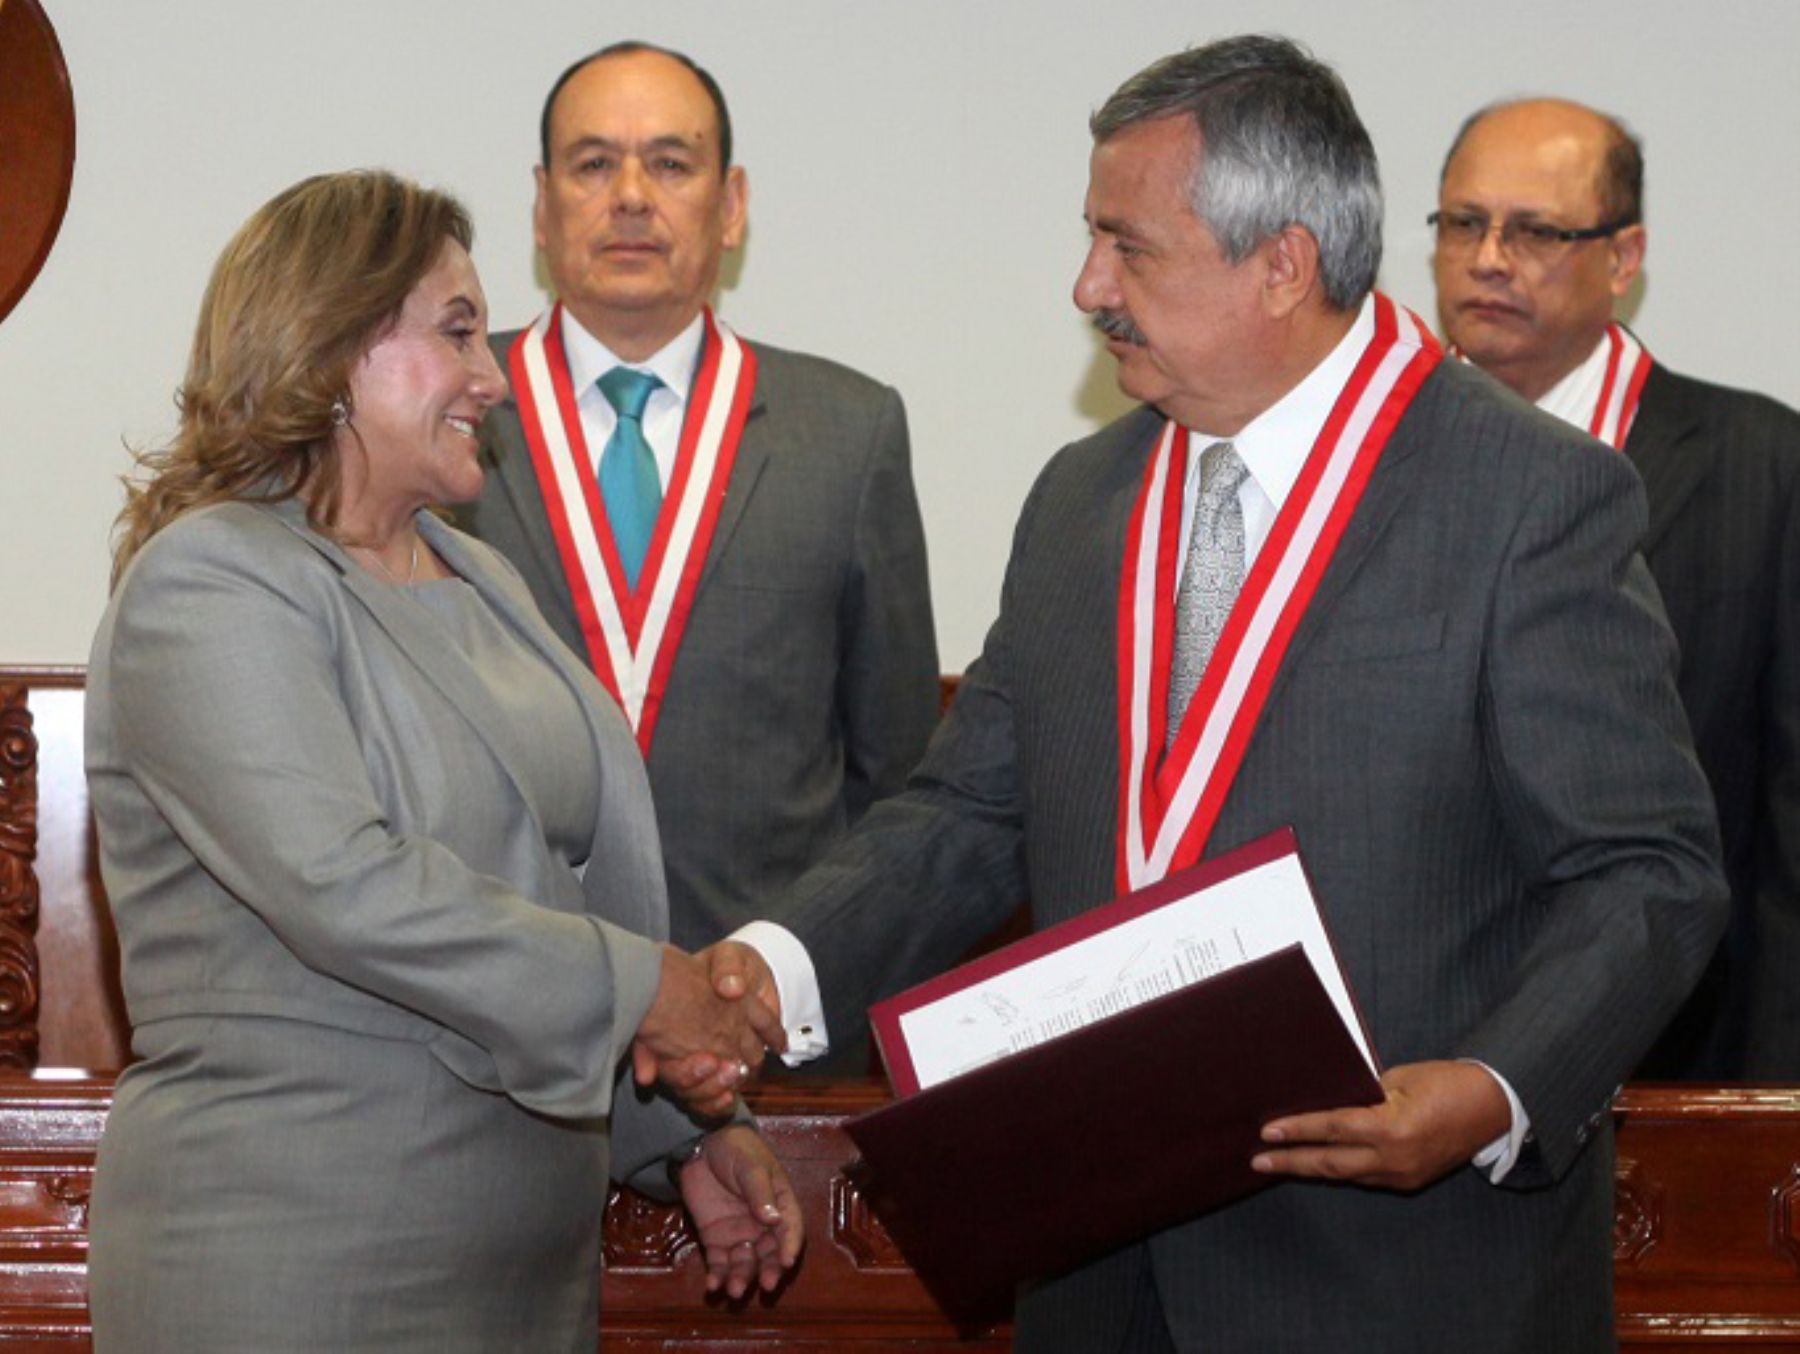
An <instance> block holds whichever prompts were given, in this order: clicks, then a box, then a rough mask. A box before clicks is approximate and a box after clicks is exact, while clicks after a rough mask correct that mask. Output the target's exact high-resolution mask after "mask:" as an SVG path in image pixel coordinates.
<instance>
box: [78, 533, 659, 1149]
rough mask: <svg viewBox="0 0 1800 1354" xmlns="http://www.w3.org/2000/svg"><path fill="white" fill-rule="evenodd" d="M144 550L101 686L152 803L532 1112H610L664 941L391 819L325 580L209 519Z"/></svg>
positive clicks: (183, 837) (263, 899)
mask: <svg viewBox="0 0 1800 1354" xmlns="http://www.w3.org/2000/svg"><path fill="white" fill-rule="evenodd" d="M157 546H158V548H157V549H155V550H154V551H153V552H152V553H149V554H147V555H146V556H145V557H143V558H142V559H140V560H139V561H138V564H137V566H136V567H135V568H134V569H133V570H132V572H131V574H130V576H129V577H128V578H127V580H126V582H125V584H124V589H125V590H124V592H123V594H122V595H121V597H120V599H119V603H118V611H117V615H116V619H115V628H114V633H113V638H112V644H111V648H110V653H109V687H108V690H107V699H108V701H109V712H110V720H111V725H112V729H113V732H114V737H115V739H116V742H117V748H118V755H119V757H120V759H121V760H122V762H123V764H124V766H125V767H126V768H127V770H128V773H129V774H130V776H131V777H132V779H133V780H134V782H135V783H136V784H137V786H138V787H139V788H140V790H141V791H142V793H143V795H144V796H145V797H146V798H147V799H148V800H149V802H150V804H151V805H152V806H153V807H154V809H155V811H156V813H157V814H158V815H160V817H161V818H162V820H163V821H165V822H166V823H167V825H168V827H169V829H170V830H171V831H173V833H174V834H175V835H176V836H177V837H178V838H179V839H180V841H181V842H182V843H183V845H184V846H185V847H186V849H187V850H188V851H189V852H191V854H192V856H193V857H194V859H195V860H196V861H197V862H198V864H199V866H200V867H201V868H202V869H204V870H205V871H206V872H207V874H209V875H210V876H211V877H212V878H213V879H214V880H216V881H217V883H218V884H219V885H220V886H222V887H223V888H224V889H225V890H227V891H228V892H229V893H230V894H231V895H232V896H233V897H234V898H235V899H237V900H238V901H240V902H241V903H242V904H243V905H244V906H246V907H248V908H249V909H251V910H252V911H253V912H255V913H256V915H257V916H258V917H259V918H260V919H261V920H262V922H263V923H264V924H266V925H267V927H268V928H269V930H270V932H271V933H272V935H273V937H274V939H275V940H276V941H277V942H279V943H280V944H281V945H282V946H285V947H286V948H287V949H288V950H289V951H290V952H291V953H292V954H293V955H294V956H295V957H296V958H297V959H298V960H299V961H300V962H301V963H303V964H305V965H306V966H307V967H308V968H311V969H313V970H314V971H316V972H319V973H322V974H326V975H329V976H331V977H333V978H335V979H337V980H338V981H340V982H342V983H344V984H347V985H348V986H350V987H353V988H356V989H359V990H361V991H363V992H366V993H371V994H373V995H375V996H378V997H380V998H383V999H384V1000H386V1001H388V1002H391V1003H394V1004H395V1005H398V1006H400V1007H404V1008H406V1009H408V1010H410V1011H413V1012H416V1013H418V1014H419V1015H422V1016H424V1017H426V1018H428V1019H429V1020H431V1021H435V1022H437V1023H438V1024H440V1025H442V1026H444V1027H446V1028H448V1029H449V1030H452V1031H454V1032H456V1033H457V1034H460V1035H462V1036H463V1037H465V1038H466V1039H468V1040H470V1041H471V1042H473V1043H474V1044H476V1045H478V1046H479V1047H480V1048H481V1049H483V1050H485V1051H486V1052H487V1054H488V1055H489V1056H490V1057H491V1058H492V1060H493V1063H494V1065H495V1067H496V1069H497V1071H498V1075H499V1080H500V1083H501V1088H502V1089H504V1091H505V1092H506V1093H507V1094H508V1095H510V1096H512V1097H513V1098H514V1099H515V1100H517V1101H519V1102H520V1103H521V1104H523V1105H526V1106H528V1107H529V1108H532V1109H534V1110H538V1111H541V1112H543V1113H546V1114H551V1115H558V1116H572V1117H573V1116H579V1117H595V1116H602V1115H606V1114H608V1113H609V1112H610V1110H611V1108H612V1099H613V1088H614V1083H615V1077H616V1073H617V1069H618V1066H619V1062H620V1059H621V1057H622V1055H623V1053H624V1051H625V1049H626V1046H627V1044H628V1041H629V1040H630V1038H631V1035H632V1033H633V1031H635V1029H636V1028H637V1025H638V1023H639V1022H640V1020H641V1019H642V1017H643V1014H644V1012H645V1011H646V1010H647V1009H648V1008H649V1005H650V1002H651V1000H652V999H653V997H654V995H655V989H656V983H657V977H658V974H659V960H658V952H657V947H656V946H655V944H654V943H653V942H651V941H649V940H647V939H645V938H644V937H642V936H638V935H635V934H633V933H631V932H628V931H625V930H623V929H621V928H618V927H615V926H612V925H610V924H608V923H607V922H604V921H602V920H600V919H598V918H595V917H591V916H586V915H580V914H576V913H570V912H563V911H559V910H557V909H555V908H551V907H547V906H543V905H540V904H539V903H537V902H534V901H533V900H532V899H530V898H528V897H525V896H523V895H521V894H520V893H519V892H518V891H517V890H516V889H515V888H514V887H513V886H512V885H510V884H509V883H507V882H506V881H504V880H502V879H498V878H494V877H490V876H486V875H482V874H479V873H476V872H475V871H473V870H471V869H469V868H468V867H467V866H465V865H464V864H463V863H462V861H461V860H460V859H459V858H458V857H457V856H455V855H454V854H453V853H452V852H450V851H449V850H448V849H446V848H445V847H443V846H442V845H440V844H438V843H437V842H435V841H433V840H432V839H430V838H428V837H422V836H407V835H402V834H400V833H399V832H397V831H396V830H395V829H394V827H393V826H392V825H391V823H390V819H389V815H388V814H387V813H386V812H385V810H384V809H383V806H382V804H381V803H380V802H379V801H378V800H377V797H376V794H375V791H374V788H373V786H372V784H371V782H370V779H369V775H368V772H367V770H366V768H365V763H364V760H363V754H362V751H361V749H360V747H359V745H358V739H357V734H356V730H355V728H354V726H353V724H352V721H351V718H350V715H349V712H348V709H347V707H346V704H345V699H346V698H345V694H344V692H343V690H342V689H341V687H340V682H339V678H338V675H337V673H336V670H335V668H334V665H333V658H332V654H333V645H334V636H333V634H332V626H333V620H332V618H331V614H330V611H329V608H327V607H325V606H324V605H322V604H321V605H319V606H309V605H308V604H307V601H306V597H305V595H306V592H307V590H308V589H309V588H312V587H320V586H323V585H324V583H323V581H322V580H319V581H313V580H311V579H310V574H309V575H308V577H306V578H297V579H295V580H291V581H292V582H293V586H292V587H291V588H285V589H284V586H283V582H284V581H283V580H272V579H271V576H270V575H271V571H272V570H273V569H275V568H277V567H278V566H277V565H275V564H274V563H273V562H271V561H268V560H260V559H259V560H256V562H255V563H252V562H250V561H251V559H252V557H253V556H254V554H255V551H254V550H253V549H252V548H251V547H247V546H246V545H245V543H244V542H243V541H242V540H241V539H239V538H236V537H234V536H233V535H232V534H231V533H229V532H225V531H220V530H215V529H212V528H211V526H210V525H208V524H200V525H199V528H198V529H196V530H190V531H186V532H184V533H183V535H182V538H181V540H179V541H177V540H174V539H170V540H166V541H162V542H158V543H157ZM265 553H266V552H265ZM290 572H292V573H294V574H296V575H298V574H301V573H302V572H304V571H300V570H290ZM153 901H154V900H153Z"/></svg>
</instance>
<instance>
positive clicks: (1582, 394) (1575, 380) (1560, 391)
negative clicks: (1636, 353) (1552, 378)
mask: <svg viewBox="0 0 1800 1354" xmlns="http://www.w3.org/2000/svg"><path fill="white" fill-rule="evenodd" d="M1611 348H1612V345H1611V344H1610V343H1608V342H1607V337H1606V334H1605V333H1604V332H1602V333H1601V335H1600V341H1599V342H1598V343H1596V344H1595V345H1594V351H1593V352H1591V353H1589V354H1588V355H1587V357H1585V358H1584V359H1583V360H1582V361H1581V363H1580V364H1579V365H1578V366H1576V368H1575V369H1574V370H1573V371H1571V372H1569V373H1568V374H1566V375H1565V376H1564V377H1563V378H1562V380H1560V381H1558V382H1557V383H1556V384H1555V385H1553V386H1551V387H1550V389H1548V390H1546V391H1545V392H1544V394H1543V397H1542V398H1541V399H1539V400H1538V402H1537V407H1538V408H1539V409H1542V410H1543V411H1544V412H1545V413H1546V414H1554V415H1556V417H1558V418H1560V419H1561V420H1562V421H1563V422H1564V423H1572V424H1574V425H1575V426H1576V427H1577V428H1580V429H1581V431H1582V432H1586V431H1587V430H1588V429H1589V428H1590V427H1592V426H1593V423H1594V410H1595V409H1597V408H1598V407H1599V405H1600V391H1601V390H1602V389H1603V388H1604V387H1605V385H1606V366H1607V360H1608V358H1610V357H1611V355H1612V354H1611V351H1610V350H1611Z"/></svg>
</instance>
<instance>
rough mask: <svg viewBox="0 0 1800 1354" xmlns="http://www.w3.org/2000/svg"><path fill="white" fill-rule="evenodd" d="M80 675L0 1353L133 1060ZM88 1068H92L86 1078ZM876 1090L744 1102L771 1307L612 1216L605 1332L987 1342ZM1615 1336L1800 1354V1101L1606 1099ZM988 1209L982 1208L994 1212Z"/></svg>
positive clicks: (5, 781)
mask: <svg viewBox="0 0 1800 1354" xmlns="http://www.w3.org/2000/svg"><path fill="white" fill-rule="evenodd" d="M81 696H82V674H81V672H80V670H79V669H68V668H59V669H41V668H40V669H18V668H15V669H0V1069H3V1070H0V1350H7V1351H11V1350H44V1351H73V1350H85V1349H87V1348H89V1336H88V1321H87V1305H86V1291H87V1290H86V1256H87V1226H86V1224H87V1200H88V1196H89V1190H90V1186H91V1183H92V1178H93V1162H94V1147H95V1144H96V1142H97V1141H98V1138H99V1134H100V1129H101V1126H102V1124H103V1123H104V1121H105V1116H106V1110H107V1107H108V1105H109V1104H110V1101H111V1089H112V1076H111V1074H110V1072H109V1071H108V1070H107V1069H115V1068H117V1067H119V1066H120V1065H122V1063H123V1062H124V1060H125V1057H126V1049H127V1047H128V1043H127V1037H126V1025H125V1020H124V1011H123V1005H122V1001H121V999H120V996H119V989H118V981H117V946H116V942H115V940H114V938H113V933H112V926H111V920H110V917H109V915H108V913H107V911H106V907H105V902H104V897H103V894H102V892H101V889H100V885H99V879H98V875H97V872H96V867H95V859H94V847H93V832H92V825H91V822H90V820H89V815H88V808H87V796H86V788H85V784H84V781H83V777H82V774H81ZM81 1069H85V1070H81ZM884 1100H885V1093H884V1091H883V1089H882V1088H881V1087H880V1086H879V1085H878V1084H876V1083H874V1082H860V1081H813V1082H809V1081H803V1080H798V1079H796V1080H792V1081H784V1082H781V1083H779V1084H775V1085H771V1086H769V1087H765V1088H762V1089H760V1090H758V1091H757V1092H755V1093H754V1095H753V1103H754V1104H755V1107H756V1109H757V1111H758V1113H759V1115H760V1116H761V1118H762V1121H763V1124H764V1126H765V1129H766V1131H767V1132H768V1133H769V1135H770V1137H771V1139H772V1141H773V1142H774V1144H775V1148H776V1150H777V1151H778V1152H779V1153H780V1154H781V1156H782V1158H783V1160H784V1161H785V1162H786V1163H787V1165H788V1169H789V1171H790V1172H791V1173H792V1175H793V1177H794V1182H795V1185H796V1187H797V1188H798V1190H799V1192H800V1195H801V1198H802V1202H803V1206H804V1208H805V1211H806V1221H807V1227H808V1232H809V1236H810V1238H811V1240H810V1242H809V1244H808V1249H807V1253H806V1257H805V1259H804V1261H803V1262H802V1264H801V1267H800V1270H799V1272H798V1273H797V1274H796V1275H795V1277H794V1278H793V1280H792V1282H791V1283H790V1284H788V1285H787V1287H786V1288H785V1289H784V1290H783V1292H782V1293H781V1294H780V1295H779V1297H778V1299H777V1300H776V1301H774V1302H772V1303H770V1302H765V1301H763V1300H761V1299H756V1300H752V1301H750V1302H747V1303H743V1304H738V1305H735V1306H734V1305H732V1304H727V1303H723V1302H717V1301H714V1302H707V1301H706V1300H705V1299H704V1291H703V1280H702V1272H701V1269H700V1266H699V1262H698V1259H697V1256H696V1255H695V1252H694V1243H693V1240H692V1237H691V1236H690V1235H689V1233H688V1231H687V1229H686V1227H685V1225H684V1223H683V1222H682V1219H681V1216H680V1214H679V1212H678V1211H676V1210H673V1209H669V1208H665V1207H662V1206H660V1205H657V1204H655V1203H652V1202H650V1201H648V1200H646V1199H643V1198H641V1197H639V1196H637V1195H634V1194H631V1193H629V1192H626V1193H621V1194H618V1195H615V1197H614V1198H613V1200H612V1201H611V1202H610V1203H609V1205H608V1209H607V1214H606V1239H605V1250H606V1265H607V1269H606V1273H605V1276H604V1280H603V1287H604V1298H603V1340H604V1345H605V1347H606V1349H608V1350H613V1351H627V1352H628V1354H649V1352H650V1351H653V1350H654V1351H661V1352H666V1351H684V1352H685V1351H696V1352H697V1351H706V1352H708V1354H725V1352H726V1351H732V1352H733V1354H748V1351H752V1350H761V1349H768V1348H771V1347H774V1346H779V1347H781V1348H783V1349H788V1350H804V1351H809V1354H824V1351H828V1350H846V1351H859V1352H862V1354H876V1352H877V1351H889V1350H895V1351H897V1350H901V1349H908V1350H916V1349H919V1348H921V1347H923V1348H930V1347H933V1346H944V1347H948V1346H952V1345H954V1346H955V1347H957V1348H965V1349H975V1350H1004V1349H1006V1348H1008V1347H1009V1346H1010V1340H1009V1337H1008V1331H1007V1328H1006V1327H1005V1326H998V1327H994V1328H991V1329H987V1330H983V1331H976V1332H959V1331H957V1330H956V1329H955V1328H954V1327H953V1326H952V1325H950V1324H949V1323H948V1322H947V1321H946V1320H945V1319H944V1317H943V1316H942V1314H941V1313H940V1312H939V1311H938V1309H937V1307H936V1306H935V1304H934V1303H933V1302H932V1301H931V1298H930V1296H929V1295H928V1294H927V1293H926V1291H925V1289H924V1288H923V1286H922V1285H921V1284H920V1283H919V1281H918V1279H917V1278H916V1277H915V1276H914V1275H913V1273H912V1272H911V1270H910V1269H909V1268H908V1267H907V1265H906V1262H905V1261H904V1259H902V1258H901V1256H900V1255H899V1254H898V1252H897V1251H896V1250H895V1248H894V1246H893V1244H892V1242H891V1241H890V1240H889V1238H888V1237H887V1234H886V1233H885V1232H884V1231H883V1230H882V1228H881V1225H880V1223H879V1222H878V1221H877V1220H876V1219H875V1218H874V1217H873V1216H872V1215H871V1214H870V1212H869V1210H868V1208H867V1207H866V1205H865V1203H864V1201H863V1199H862V1197H861V1196H860V1194H859V1193H858V1191H857V1189H856V1187H855V1185H854V1184H853V1183H852V1182H851V1181H850V1179H849V1178H848V1177H847V1176H846V1174H845V1172H844V1169H843V1168H844V1166H845V1164H846V1163H847V1162H848V1160H849V1158H850V1156H851V1147H850V1143H849V1140H848V1138H847V1137H846V1136H845V1135H844V1133H843V1131H842V1124H843V1123H844V1121H845V1120H846V1119H847V1118H850V1117H853V1116H854V1115H856V1114H859V1113H862V1112H865V1111H866V1110H869V1109H871V1108H874V1107H875V1106H876V1105H879V1104H881V1103H883V1101H884ZM1616 1113H1617V1115H1618V1120H1619V1166H1618V1202H1617V1212H1616V1218H1615V1223H1614V1252H1613V1253H1614V1264H1615V1274H1616V1303H1617V1309H1618V1332H1619V1338H1620V1342H1621V1344H1622V1345H1623V1346H1624V1347H1626V1348H1629V1349H1643V1350H1650V1349H1655V1350H1702V1349H1705V1350H1719V1349H1721V1348H1724V1347H1727V1346H1729V1347H1732V1348H1738V1347H1746V1346H1748V1347H1753V1348H1755V1349H1757V1350H1759V1351H1760V1350H1774V1349H1789V1350H1794V1351H1797V1352H1800V1088H1785V1087H1660V1086H1632V1087H1628V1088H1627V1089H1626V1090H1625V1092H1624V1093H1623V1094H1622V1095H1621V1096H1620V1098H1619V1101H1618V1104H1617V1107H1616ZM997 1206H998V1205H997Z"/></svg>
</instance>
